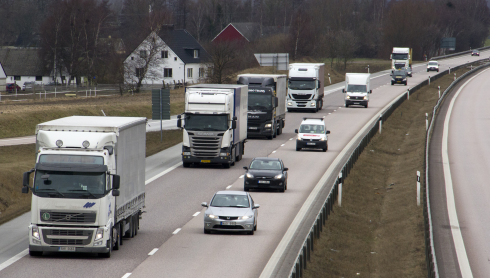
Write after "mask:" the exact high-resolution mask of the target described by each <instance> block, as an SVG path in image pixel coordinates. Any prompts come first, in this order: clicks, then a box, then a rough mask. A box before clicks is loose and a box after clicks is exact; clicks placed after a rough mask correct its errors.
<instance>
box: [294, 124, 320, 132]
mask: <svg viewBox="0 0 490 278" xmlns="http://www.w3.org/2000/svg"><path fill="white" fill-rule="evenodd" d="M324 132H325V127H324V126H323V125H307V124H303V125H301V126H300V127H299V133H315V134H322V133H324Z"/></svg>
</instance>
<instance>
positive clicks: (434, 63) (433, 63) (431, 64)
mask: <svg viewBox="0 0 490 278" xmlns="http://www.w3.org/2000/svg"><path fill="white" fill-rule="evenodd" d="M429 66H437V62H430V63H429Z"/></svg>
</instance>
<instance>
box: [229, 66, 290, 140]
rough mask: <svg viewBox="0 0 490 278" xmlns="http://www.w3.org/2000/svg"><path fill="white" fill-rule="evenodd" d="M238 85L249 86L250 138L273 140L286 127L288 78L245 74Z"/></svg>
mask: <svg viewBox="0 0 490 278" xmlns="http://www.w3.org/2000/svg"><path fill="white" fill-rule="evenodd" d="M237 83H238V84H243V85H248V123H247V125H248V136H265V137H267V138H268V139H272V138H274V137H276V136H277V135H280V134H282V129H283V128H284V127H285V126H286V97H287V76H286V75H285V74H253V73H245V74H240V75H238V76H237Z"/></svg>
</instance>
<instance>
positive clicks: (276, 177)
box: [274, 174, 282, 180]
mask: <svg viewBox="0 0 490 278" xmlns="http://www.w3.org/2000/svg"><path fill="white" fill-rule="evenodd" d="M274 178H275V179H276V180H280V179H282V174H279V175H277V176H275V177H274Z"/></svg>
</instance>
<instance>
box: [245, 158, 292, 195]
mask: <svg viewBox="0 0 490 278" xmlns="http://www.w3.org/2000/svg"><path fill="white" fill-rule="evenodd" d="M243 169H245V170H247V172H246V173H245V176H244V184H243V190H244V191H249V190H250V189H277V190H279V191H280V192H284V191H285V190H286V189H288V173H287V171H288V168H284V163H283V162H282V160H281V159H279V158H272V157H256V158H254V159H253V160H252V162H251V163H250V166H249V167H243Z"/></svg>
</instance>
